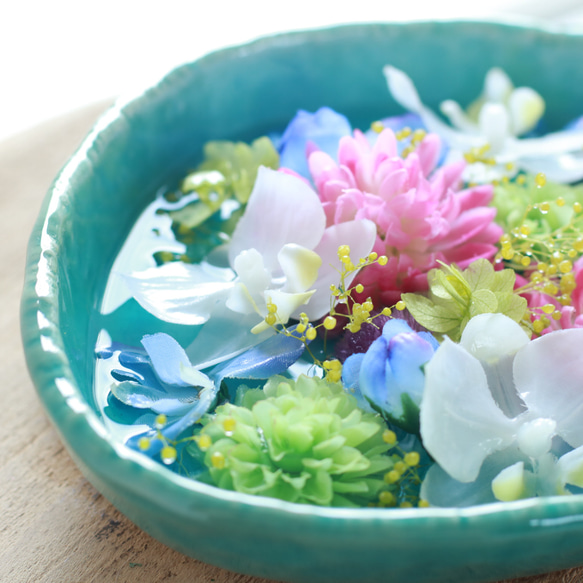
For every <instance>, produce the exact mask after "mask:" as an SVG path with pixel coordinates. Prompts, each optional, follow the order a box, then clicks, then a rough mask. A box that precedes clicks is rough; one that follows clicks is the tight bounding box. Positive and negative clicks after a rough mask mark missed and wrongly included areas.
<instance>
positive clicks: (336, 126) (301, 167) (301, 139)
mask: <svg viewBox="0 0 583 583" xmlns="http://www.w3.org/2000/svg"><path fill="white" fill-rule="evenodd" d="M351 132H352V126H351V125H350V122H349V121H348V120H347V119H346V117H344V116H343V115H342V114H340V113H337V112H336V111H334V110H333V109H330V108H329V107H321V108H320V109H319V110H318V111H316V112H315V113H310V112H308V111H304V110H302V109H300V110H299V111H298V112H297V113H296V115H295V117H294V118H293V119H292V120H291V121H290V123H289V124H288V126H287V128H286V129H285V131H284V133H283V135H282V137H281V141H280V143H279V156H280V165H281V166H282V167H284V168H289V169H290V170H293V171H294V172H297V173H298V174H299V175H300V176H303V177H304V178H309V177H310V171H309V169H308V155H309V153H310V152H312V151H315V150H322V151H324V152H327V153H328V154H335V153H336V150H337V149H338V142H339V141H340V138H342V137H343V136H348V135H350V133H351Z"/></svg>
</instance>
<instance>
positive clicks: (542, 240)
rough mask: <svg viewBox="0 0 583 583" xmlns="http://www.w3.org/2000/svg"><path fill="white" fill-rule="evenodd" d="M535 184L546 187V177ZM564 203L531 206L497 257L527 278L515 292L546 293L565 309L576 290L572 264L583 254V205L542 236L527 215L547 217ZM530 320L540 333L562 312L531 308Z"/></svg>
mask: <svg viewBox="0 0 583 583" xmlns="http://www.w3.org/2000/svg"><path fill="white" fill-rule="evenodd" d="M536 182H537V185H539V186H544V183H545V178H544V175H540V176H539V175H537V179H536ZM565 204H566V203H565V200H564V199H563V198H561V197H559V198H557V199H556V200H554V201H545V202H540V203H535V204H533V205H529V206H528V207H527V208H526V211H525V220H524V221H522V223H521V224H520V226H518V227H516V228H514V229H512V230H511V231H510V233H505V234H504V235H502V237H501V238H500V251H499V252H498V254H497V255H496V261H497V262H501V261H504V262H506V264H507V265H508V267H511V268H512V269H514V270H515V271H517V272H522V273H523V276H524V277H525V278H527V279H528V283H526V284H525V285H523V286H522V287H519V288H517V289H516V290H515V291H516V292H517V293H520V294H524V293H529V292H539V293H544V294H545V295H547V296H550V297H552V298H554V299H555V300H556V301H557V303H558V304H560V305H562V306H568V305H570V304H571V293H572V292H573V290H574V289H575V287H576V282H575V274H574V273H573V263H574V261H575V259H577V258H578V257H579V256H581V254H582V253H583V235H582V231H581V228H582V227H583V205H581V203H579V202H575V203H573V205H572V210H573V213H572V217H571V219H570V220H569V222H568V223H567V224H565V225H563V226H560V227H558V228H556V229H554V230H552V231H548V232H543V233H532V228H531V226H530V225H529V224H528V222H527V220H526V215H528V214H529V213H531V212H532V211H538V212H539V213H540V214H541V215H542V216H544V215H545V214H547V213H549V211H551V210H552V207H553V205H555V207H558V208H561V207H564V206H565ZM530 317H531V321H532V329H533V331H534V332H535V333H537V334H538V333H540V332H541V331H542V330H544V329H545V328H546V327H548V326H549V324H550V319H551V318H552V319H555V320H558V319H560V318H561V312H560V310H559V309H557V308H556V307H555V305H553V304H551V303H548V304H545V305H544V306H539V307H535V308H531V309H530Z"/></svg>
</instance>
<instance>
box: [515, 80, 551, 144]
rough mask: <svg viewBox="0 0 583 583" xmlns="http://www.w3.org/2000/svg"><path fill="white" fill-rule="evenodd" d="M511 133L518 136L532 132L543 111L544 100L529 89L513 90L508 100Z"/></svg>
mask: <svg viewBox="0 0 583 583" xmlns="http://www.w3.org/2000/svg"><path fill="white" fill-rule="evenodd" d="M508 110H509V112H510V120H511V122H510V125H511V128H512V133H513V134H514V135H515V136H520V135H522V134H525V133H526V132H529V131H530V130H532V129H533V128H534V127H535V126H536V124H537V123H538V122H539V120H540V118H541V117H542V115H543V113H544V111H545V102H544V99H543V98H542V97H541V96H540V95H539V94H538V93H537V92H536V91H535V90H534V89H531V88H530V87H519V88H518V89H515V90H514V91H513V92H512V93H511V94H510V98H509V99H508Z"/></svg>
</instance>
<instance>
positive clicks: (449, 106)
mask: <svg viewBox="0 0 583 583" xmlns="http://www.w3.org/2000/svg"><path fill="white" fill-rule="evenodd" d="M439 109H441V112H442V113H443V115H445V116H447V118H448V119H449V121H450V123H451V125H452V126H454V127H455V128H457V129H458V130H460V131H462V132H466V133H470V134H475V133H477V132H478V131H479V128H478V126H477V124H476V123H474V122H473V121H472V120H471V119H470V118H469V117H468V115H467V114H466V112H465V111H464V110H463V109H462V107H461V106H460V104H459V103H458V102H457V101H453V100H451V99H448V100H446V101H443V102H442V103H441V105H440V106H439Z"/></svg>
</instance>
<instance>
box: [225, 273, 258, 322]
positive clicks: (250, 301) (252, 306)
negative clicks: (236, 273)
mask: <svg viewBox="0 0 583 583" xmlns="http://www.w3.org/2000/svg"><path fill="white" fill-rule="evenodd" d="M258 300H259V301H258ZM262 300H263V295H262V294H261V295H260V296H257V295H255V296H254V295H253V294H252V293H251V292H250V291H249V289H248V288H247V286H246V285H245V284H244V283H243V282H241V281H238V282H236V283H235V285H234V286H233V288H232V289H231V291H230V293H229V297H228V298H227V301H226V306H227V308H229V310H232V311H233V312H236V313H237V314H246V315H249V314H257V313H258V312H259V305H260V304H261V305H262V304H263V301H262Z"/></svg>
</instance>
